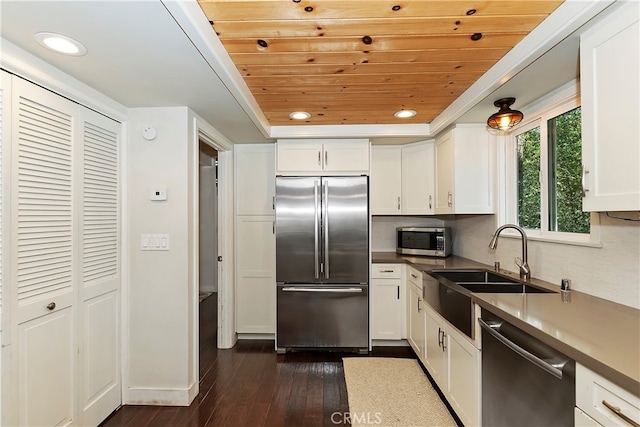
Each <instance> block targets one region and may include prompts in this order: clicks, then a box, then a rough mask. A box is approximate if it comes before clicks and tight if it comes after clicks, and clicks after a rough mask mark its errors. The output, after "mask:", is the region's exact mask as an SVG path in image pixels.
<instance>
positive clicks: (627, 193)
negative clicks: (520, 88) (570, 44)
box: [580, 1, 640, 211]
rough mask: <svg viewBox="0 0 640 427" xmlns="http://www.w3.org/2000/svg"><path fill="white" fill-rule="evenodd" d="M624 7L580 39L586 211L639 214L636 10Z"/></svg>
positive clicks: (639, 87)
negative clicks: (634, 212) (631, 212)
mask: <svg viewBox="0 0 640 427" xmlns="http://www.w3.org/2000/svg"><path fill="white" fill-rule="evenodd" d="M621 3H622V2H621ZM624 3H625V4H623V5H622V6H621V7H619V8H618V10H616V11H614V12H613V13H612V14H611V15H610V16H608V17H607V18H605V19H603V20H602V21H601V22H599V23H598V25H597V26H595V27H593V28H592V29H590V30H589V31H587V32H585V33H584V34H583V35H582V36H581V38H580V86H581V92H582V93H581V97H582V163H583V167H584V172H583V186H584V199H583V205H582V206H583V210H585V211H627V210H633V211H637V210H640V142H639V141H640V124H639V123H640V121H639V120H638V117H639V116H640V108H639V104H640V97H638V93H640V72H639V62H640V56H639V55H640V54H639V52H640V42H639V37H638V33H639V32H640V27H639V23H638V16H639V15H640V11H639V9H640V5H639V3H638V2H637V1H630V2H624Z"/></svg>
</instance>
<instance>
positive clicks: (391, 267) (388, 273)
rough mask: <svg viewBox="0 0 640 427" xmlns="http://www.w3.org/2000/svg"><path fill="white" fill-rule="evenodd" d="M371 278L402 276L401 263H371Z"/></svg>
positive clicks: (395, 277)
mask: <svg viewBox="0 0 640 427" xmlns="http://www.w3.org/2000/svg"><path fill="white" fill-rule="evenodd" d="M371 278H372V279H385V278H394V279H401V278H402V264H373V265H372V266H371Z"/></svg>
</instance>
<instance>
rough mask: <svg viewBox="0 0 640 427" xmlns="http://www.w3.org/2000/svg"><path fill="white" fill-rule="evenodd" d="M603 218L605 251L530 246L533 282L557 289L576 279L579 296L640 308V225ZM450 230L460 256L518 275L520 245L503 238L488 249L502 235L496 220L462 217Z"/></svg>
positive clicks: (536, 243) (574, 284)
mask: <svg viewBox="0 0 640 427" xmlns="http://www.w3.org/2000/svg"><path fill="white" fill-rule="evenodd" d="M619 214H620V216H624V217H628V218H632V217H634V215H633V213H631V215H629V213H619ZM599 215H600V240H601V243H602V247H589V246H576V245H567V244H559V243H549V242H542V241H535V240H529V245H528V246H529V248H528V249H529V265H530V266H531V273H532V276H533V277H535V278H537V279H541V280H544V281H547V282H550V283H555V284H557V285H560V281H561V280H562V279H563V278H567V279H571V286H572V288H573V289H574V290H577V291H580V292H584V293H587V294H590V295H594V296H597V297H600V298H603V299H607V300H610V301H614V302H617V303H620V304H624V305H628V306H631V307H635V308H640V223H639V222H631V221H624V220H620V219H613V218H610V217H608V216H607V215H606V214H604V213H601V214H599ZM616 216H617V215H616ZM635 217H638V215H637V213H636V214H635ZM450 226H451V227H453V228H454V230H455V233H454V236H455V240H454V243H453V253H454V254H455V255H458V256H462V257H465V258H469V259H472V260H474V261H478V262H482V263H484V264H488V265H493V263H494V261H499V262H500V264H501V266H502V268H505V269H507V270H510V271H513V272H517V267H516V266H515V264H514V258H515V257H516V256H520V253H521V241H520V239H514V238H501V239H500V244H499V245H498V248H497V250H495V251H493V250H491V249H489V248H488V244H489V241H490V240H491V236H492V235H493V232H494V231H495V229H496V223H495V217H494V216H493V215H459V216H456V217H455V220H454V221H453V222H452V224H450Z"/></svg>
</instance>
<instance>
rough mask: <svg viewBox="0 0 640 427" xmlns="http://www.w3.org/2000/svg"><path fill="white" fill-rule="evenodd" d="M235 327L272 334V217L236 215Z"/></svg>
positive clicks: (273, 276) (273, 259)
mask: <svg viewBox="0 0 640 427" xmlns="http://www.w3.org/2000/svg"><path fill="white" fill-rule="evenodd" d="M236 221H237V224H236V328H237V332H238V333H274V332H275V322H276V318H275V314H276V275H275V265H276V260H275V246H276V243H275V234H274V233H273V227H274V217H273V216H238V217H236Z"/></svg>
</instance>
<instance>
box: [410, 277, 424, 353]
mask: <svg viewBox="0 0 640 427" xmlns="http://www.w3.org/2000/svg"><path fill="white" fill-rule="evenodd" d="M424 307H425V303H424V301H422V292H421V290H420V289H419V288H418V287H417V286H413V285H410V286H409V307H407V308H408V309H409V316H408V319H409V325H408V327H407V329H408V330H407V340H408V341H409V344H411V347H412V348H413V350H414V351H415V352H416V355H417V356H418V358H419V359H420V360H423V359H424V322H425V317H424Z"/></svg>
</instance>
